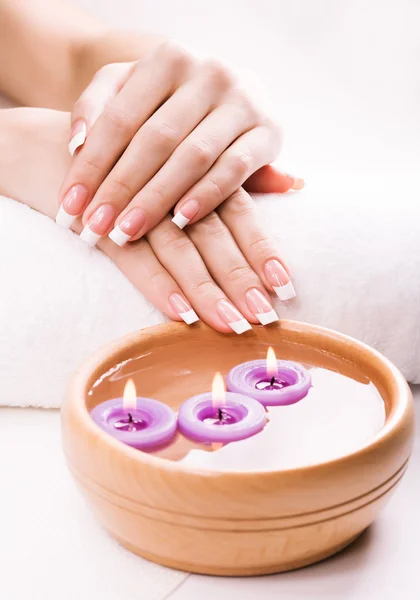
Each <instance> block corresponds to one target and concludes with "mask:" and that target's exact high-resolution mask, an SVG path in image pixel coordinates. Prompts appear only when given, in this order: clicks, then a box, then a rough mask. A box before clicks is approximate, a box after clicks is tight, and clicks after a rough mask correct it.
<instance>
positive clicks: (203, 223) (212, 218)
mask: <svg viewBox="0 0 420 600" xmlns="http://www.w3.org/2000/svg"><path fill="white" fill-rule="evenodd" d="M220 230H221V228H220V219H219V216H218V215H217V213H215V212H211V213H209V214H208V215H206V216H205V217H203V218H202V219H200V221H198V222H197V223H194V225H192V226H191V228H190V235H195V234H197V235H202V236H206V237H210V236H211V237H215V236H217V235H219V234H220Z"/></svg>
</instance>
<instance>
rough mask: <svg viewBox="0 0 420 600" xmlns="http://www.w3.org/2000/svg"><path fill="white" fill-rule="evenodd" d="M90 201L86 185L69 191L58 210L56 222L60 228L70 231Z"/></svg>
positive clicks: (76, 186)
mask: <svg viewBox="0 0 420 600" xmlns="http://www.w3.org/2000/svg"><path fill="white" fill-rule="evenodd" d="M87 201H88V191H87V188H85V186H84V185H81V184H79V183H78V184H77V185H74V186H73V187H72V188H70V189H69V191H68V192H67V194H66V195H65V196H64V200H63V202H62V203H61V206H60V208H59V209H58V213H57V216H56V217H55V222H56V223H57V225H60V227H64V228H65V229H70V227H71V226H72V225H73V223H74V221H75V220H76V219H77V216H78V215H80V214H81V213H82V212H83V210H84V208H85V206H86V204H87Z"/></svg>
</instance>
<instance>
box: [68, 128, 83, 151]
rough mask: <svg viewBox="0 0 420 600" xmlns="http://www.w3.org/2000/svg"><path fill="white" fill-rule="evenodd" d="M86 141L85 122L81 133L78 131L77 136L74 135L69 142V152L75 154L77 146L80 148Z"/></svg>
mask: <svg viewBox="0 0 420 600" xmlns="http://www.w3.org/2000/svg"><path fill="white" fill-rule="evenodd" d="M85 141H86V125H85V124H83V129H82V131H79V133H76V135H75V136H73V137H72V138H71V140H70V142H69V146H68V148H69V152H70V156H73V154H74V153H75V152H76V150H77V148H79V147H80V146H83V144H84V143H85Z"/></svg>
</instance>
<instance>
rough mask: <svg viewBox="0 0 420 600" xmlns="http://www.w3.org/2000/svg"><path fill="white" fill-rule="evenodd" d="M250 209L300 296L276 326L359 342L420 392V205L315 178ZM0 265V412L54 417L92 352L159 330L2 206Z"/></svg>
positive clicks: (81, 251)
mask: <svg viewBox="0 0 420 600" xmlns="http://www.w3.org/2000/svg"><path fill="white" fill-rule="evenodd" d="M404 186H405V187H404ZM257 201H258V202H259V204H260V207H261V210H262V212H263V214H264V218H265V220H266V223H267V228H268V229H269V230H270V231H271V233H272V234H273V235H274V236H275V238H276V239H277V241H278V243H279V247H280V249H281V254H282V256H284V257H285V259H286V260H287V262H288V264H289V266H290V269H291V273H292V274H293V277H294V281H295V285H296V289H297V293H298V296H297V298H296V300H294V301H291V302H290V303H288V305H287V306H286V305H284V304H282V303H281V302H277V303H276V308H277V309H278V312H279V314H280V315H282V316H284V317H286V318H292V319H298V320H303V321H309V322H312V323H316V324H319V325H324V326H327V327H331V328H333V329H337V330H340V331H343V332H345V333H347V334H350V335H352V336H354V337H356V338H359V339H361V340H363V341H364V342H366V343H368V344H371V345H372V346H374V347H375V348H377V349H378V350H380V351H381V352H383V353H384V354H385V355H386V356H388V357H389V358H390V359H391V360H392V361H393V362H394V363H395V364H396V365H397V366H398V367H399V368H400V369H401V370H402V372H403V373H404V375H405V376H406V377H407V378H408V379H409V380H410V381H412V382H420V235H419V223H420V203H419V202H418V201H417V199H416V194H415V193H414V192H413V191H412V190H411V188H410V182H408V181H407V180H404V178H402V177H395V179H394V180H390V179H389V178H387V179H385V178H384V177H381V178H379V177H378V178H374V177H373V178H371V179H364V180H360V179H359V180H358V181H353V183H352V184H351V182H350V180H349V178H346V179H345V180H343V179H341V178H339V177H338V176H337V178H336V180H330V183H329V184H328V186H326V185H325V181H324V178H323V177H321V176H320V177H319V178H314V177H313V178H312V179H310V180H309V181H308V182H307V186H306V188H305V189H304V190H303V191H302V192H300V193H295V194H290V195H287V196H282V197H261V198H259V199H258V200H257ZM16 232H19V237H18V238H17V237H16ZM0 256H1V257H2V259H1V261H0V281H1V293H0V377H1V382H2V385H1V398H0V403H1V404H5V405H18V406H27V405H31V406H45V407H59V406H60V404H61V402H62V400H63V397H64V395H65V391H66V387H67V384H68V381H69V378H70V376H71V374H72V373H73V371H74V370H75V369H76V367H77V366H78V365H79V364H80V363H81V362H82V361H83V360H84V359H85V358H86V357H87V356H88V355H89V354H90V353H91V352H93V351H94V350H96V349H97V348H99V347H100V346H101V345H103V344H104V343H106V342H107V341H109V340H112V339H115V338H117V337H119V336H121V335H124V334H125V333H128V332H130V331H133V330H135V329H138V328H142V327H146V326H148V325H154V324H157V323H160V322H162V321H164V317H163V316H162V315H161V313H160V312H159V311H158V310H156V309H154V308H153V307H152V306H151V305H150V303H149V302H147V301H146V300H145V299H144V298H143V297H142V295H141V294H140V293H138V292H137V291H136V290H135V289H134V287H133V286H132V285H131V283H129V282H128V281H127V280H126V278H125V277H124V276H123V275H122V274H121V273H120V272H119V271H118V269H117V268H116V267H115V266H114V264H113V263H112V262H111V261H110V260H109V259H108V258H107V257H106V256H104V255H103V254H102V253H101V252H100V251H99V250H96V249H93V250H91V249H90V248H88V247H87V246H86V244H84V243H83V242H82V241H81V240H79V239H78V237H77V236H76V235H74V234H73V233H71V232H69V231H63V230H62V229H60V228H59V227H57V226H56V225H55V223H54V222H53V221H51V220H50V219H48V218H47V217H45V216H43V215H40V214H38V213H36V212H34V211H33V210H31V209H29V208H27V207H25V206H22V205H20V204H18V203H17V202H14V201H13V200H9V199H6V198H1V199H0ZM186 327H187V326H186Z"/></svg>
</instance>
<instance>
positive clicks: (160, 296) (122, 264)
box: [72, 219, 199, 325]
mask: <svg viewBox="0 0 420 600" xmlns="http://www.w3.org/2000/svg"><path fill="white" fill-rule="evenodd" d="M72 229H73V231H75V232H76V233H78V234H80V232H81V231H82V229H83V225H82V221H81V219H76V220H75V221H74V222H73V223H72ZM98 246H99V248H100V249H101V250H103V252H105V254H107V256H109V258H110V259H111V260H112V261H113V262H114V263H115V264H116V266H117V267H118V268H119V269H120V271H121V272H122V273H124V275H125V276H126V277H127V278H128V279H129V280H130V281H131V283H132V284H133V285H134V287H136V288H137V289H138V290H139V291H140V292H141V293H142V294H143V295H144V296H145V297H146V298H147V299H148V300H149V301H150V302H151V303H152V304H154V305H155V306H156V307H157V308H158V309H159V310H161V311H162V312H163V313H165V314H166V315H168V317H169V318H171V319H173V320H174V321H181V320H183V321H184V322H185V323H187V325H191V324H192V323H195V322H196V321H198V320H199V317H198V315H197V314H196V313H195V311H194V310H193V308H192V306H191V304H190V302H188V300H187V298H186V297H185V295H184V294H183V292H182V290H181V289H180V287H179V285H178V284H177V283H176V281H175V280H174V279H173V277H171V275H170V274H169V273H168V272H167V271H166V270H165V269H164V267H163V266H162V265H161V264H160V262H159V261H158V259H157V258H156V256H155V254H154V253H153V250H152V249H151V247H150V245H149V244H148V243H147V241H146V240H145V239H142V240H139V241H138V242H137V243H136V244H130V246H129V247H128V248H124V250H123V249H121V248H119V247H118V246H116V245H115V244H113V243H112V242H111V241H110V240H109V239H108V238H103V239H102V240H101V241H100V242H99V244H98Z"/></svg>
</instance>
